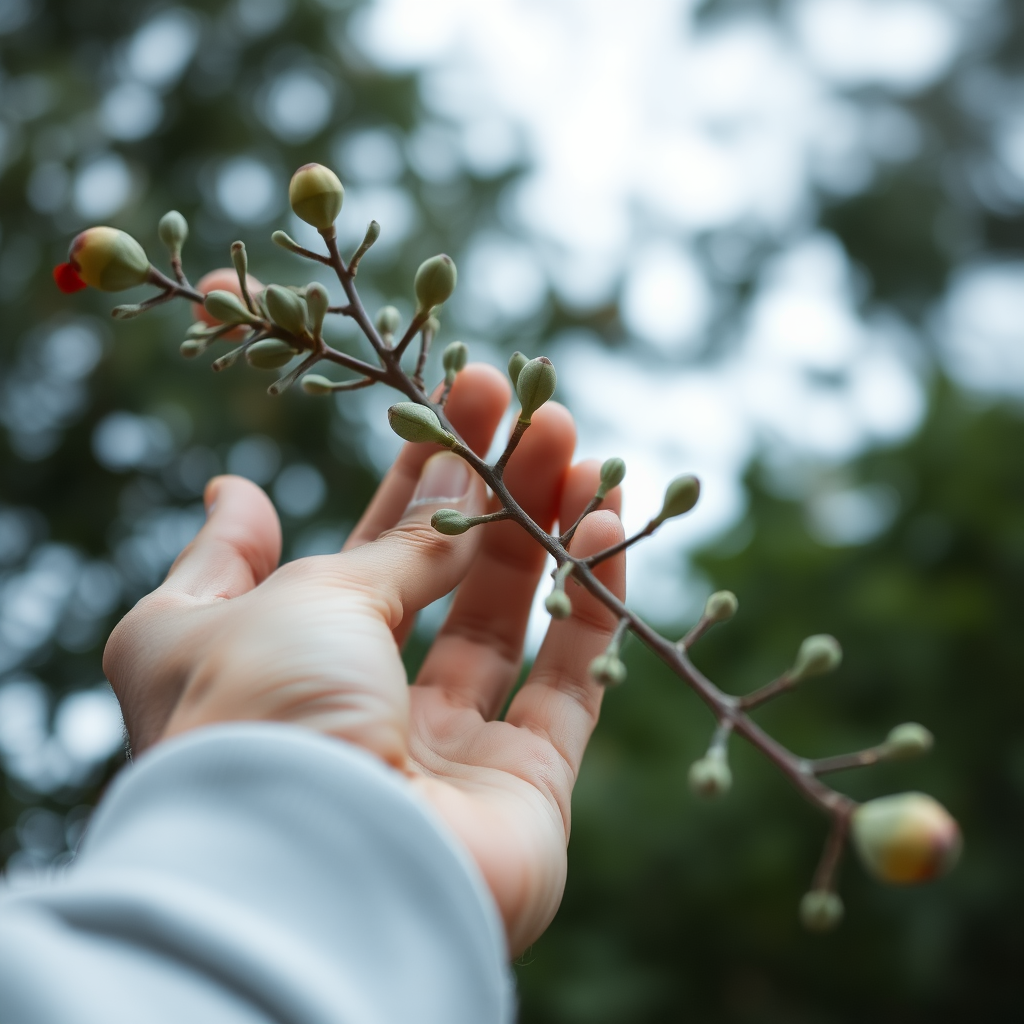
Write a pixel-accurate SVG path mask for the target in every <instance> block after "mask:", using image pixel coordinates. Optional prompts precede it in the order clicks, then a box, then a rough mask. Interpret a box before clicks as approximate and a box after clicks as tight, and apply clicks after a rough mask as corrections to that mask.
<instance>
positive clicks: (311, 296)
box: [306, 281, 331, 338]
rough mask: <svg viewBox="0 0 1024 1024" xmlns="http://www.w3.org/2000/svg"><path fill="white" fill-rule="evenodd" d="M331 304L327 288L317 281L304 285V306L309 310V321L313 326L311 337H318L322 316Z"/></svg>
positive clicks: (322, 320)
mask: <svg viewBox="0 0 1024 1024" xmlns="http://www.w3.org/2000/svg"><path fill="white" fill-rule="evenodd" d="M330 304H331V297H330V295H328V294H327V289H326V288H325V287H324V286H323V285H322V284H321V283H320V282H319V281H313V282H312V283H311V284H308V285H306V308H307V309H308V310H309V322H310V326H311V327H312V328H313V337H314V338H319V337H320V332H321V331H322V330H323V326H324V318H325V317H326V316H327V307H328V306H329V305H330Z"/></svg>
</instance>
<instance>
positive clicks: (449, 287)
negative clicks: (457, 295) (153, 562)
mask: <svg viewBox="0 0 1024 1024" xmlns="http://www.w3.org/2000/svg"><path fill="white" fill-rule="evenodd" d="M458 276H459V275H458V273H457V272H456V270H455V262H454V261H453V260H452V258H451V256H445V255H444V254H443V253H442V254H441V255H440V256H431V257H430V259H429V260H424V261H423V262H422V263H421V264H420V267H419V270H417V271H416V280H415V282H414V284H413V287H414V288H415V290H416V301H417V303H418V304H419V309H420V310H425V309H433V307H434V306H440V305H441V304H442V303H443V302H446V301H447V300H448V298H449V297H450V296H451V294H452V292H453V291H455V282H456V281H457V280H458Z"/></svg>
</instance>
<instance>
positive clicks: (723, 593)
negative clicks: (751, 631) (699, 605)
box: [704, 590, 740, 622]
mask: <svg viewBox="0 0 1024 1024" xmlns="http://www.w3.org/2000/svg"><path fill="white" fill-rule="evenodd" d="M739 606H740V603H739V601H738V600H737V599H736V595H735V594H734V593H733V592H732V591H731V590H716V591H715V593H713V594H712V595H711V596H710V597H709V598H708V600H707V604H705V605H704V618H705V619H707V620H708V621H709V622H728V621H729V620H730V619H731V618H732V617H733V616H734V615H735V614H736V611H737V609H738V608H739Z"/></svg>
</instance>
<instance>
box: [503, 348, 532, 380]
mask: <svg viewBox="0 0 1024 1024" xmlns="http://www.w3.org/2000/svg"><path fill="white" fill-rule="evenodd" d="M529 361H530V360H529V359H527V358H526V356H524V355H523V353H522V352H513V353H512V357H511V358H510V359H509V361H508V375H509V377H511V378H512V387H515V386H516V385H517V384H518V383H519V374H520V373H521V372H522V369H523V367H524V366H525V365H526V364H527V363H528V362H529Z"/></svg>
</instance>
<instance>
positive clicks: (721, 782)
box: [687, 750, 732, 800]
mask: <svg viewBox="0 0 1024 1024" xmlns="http://www.w3.org/2000/svg"><path fill="white" fill-rule="evenodd" d="M687 781H688V782H689V784H690V790H691V792H693V793H695V794H696V795H697V796H702V797H706V798H707V799H709V800H712V799H714V798H715V797H720V796H725V794H726V793H728V792H729V790H730V789H732V769H730V767H729V762H728V761H727V760H726V759H725V753H724V752H723V751H719V750H709V751H708V752H707V753H706V754H705V755H704V756H703V757H702V758H700V760H699V761H694V762H693V764H691V765H690V772H689V775H688V776H687Z"/></svg>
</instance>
